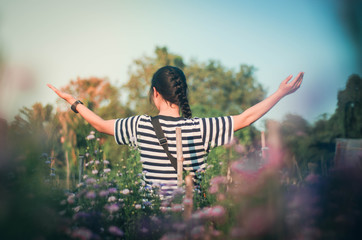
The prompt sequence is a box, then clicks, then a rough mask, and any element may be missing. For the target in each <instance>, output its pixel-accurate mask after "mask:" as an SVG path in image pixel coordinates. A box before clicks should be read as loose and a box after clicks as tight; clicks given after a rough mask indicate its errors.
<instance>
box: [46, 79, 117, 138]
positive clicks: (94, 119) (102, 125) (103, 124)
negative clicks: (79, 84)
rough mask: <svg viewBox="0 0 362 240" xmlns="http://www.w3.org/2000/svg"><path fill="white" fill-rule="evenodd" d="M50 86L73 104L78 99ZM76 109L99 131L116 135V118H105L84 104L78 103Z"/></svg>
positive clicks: (49, 85)
mask: <svg viewBox="0 0 362 240" xmlns="http://www.w3.org/2000/svg"><path fill="white" fill-rule="evenodd" d="M47 86H48V87H49V88H51V89H52V90H53V91H54V92H55V93H56V94H57V95H58V96H59V97H61V98H63V99H64V100H65V101H67V102H68V103H69V104H71V105H72V104H73V103H74V102H75V101H76V99H75V98H74V97H73V96H72V95H70V94H68V93H65V92H62V91H60V90H58V89H57V88H55V87H54V86H52V85H51V84H47ZM76 110H77V111H78V112H79V114H80V115H81V116H82V117H83V118H84V119H85V120H86V121H87V122H88V123H89V124H90V125H92V126H93V127H94V128H95V129H96V130H97V131H99V132H102V133H106V134H109V135H114V123H115V121H116V120H115V119H112V120H104V119H103V118H101V117H100V116H98V115H97V114H95V113H94V112H92V111H91V110H89V109H88V108H87V107H86V106H84V105H83V104H78V105H77V107H76Z"/></svg>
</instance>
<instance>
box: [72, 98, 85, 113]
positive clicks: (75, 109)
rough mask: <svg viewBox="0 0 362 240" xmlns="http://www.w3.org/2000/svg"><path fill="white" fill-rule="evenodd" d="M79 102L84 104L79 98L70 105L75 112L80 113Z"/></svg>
mask: <svg viewBox="0 0 362 240" xmlns="http://www.w3.org/2000/svg"><path fill="white" fill-rule="evenodd" d="M78 104H82V105H83V103H82V102H81V101H80V100H77V101H75V102H74V103H73V104H72V106H71V107H70V108H71V109H72V110H73V112H75V113H78V111H77V105H78Z"/></svg>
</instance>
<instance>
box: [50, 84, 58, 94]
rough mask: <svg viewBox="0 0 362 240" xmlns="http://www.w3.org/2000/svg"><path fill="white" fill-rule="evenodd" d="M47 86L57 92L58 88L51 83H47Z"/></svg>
mask: <svg viewBox="0 0 362 240" xmlns="http://www.w3.org/2000/svg"><path fill="white" fill-rule="evenodd" d="M47 86H48V87H49V88H50V89H52V90H53V91H54V92H56V93H58V92H59V90H58V89H57V88H56V87H54V86H53V85H51V84H49V83H48V84H47Z"/></svg>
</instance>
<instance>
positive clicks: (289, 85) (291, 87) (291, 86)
mask: <svg viewBox="0 0 362 240" xmlns="http://www.w3.org/2000/svg"><path fill="white" fill-rule="evenodd" d="M303 76H304V72H300V73H299V74H298V75H297V76H296V77H295V78H294V79H293V81H291V82H289V81H290V79H292V77H293V75H290V76H288V77H287V78H286V79H285V80H284V81H283V82H282V83H281V84H280V85H279V89H278V91H280V92H281V93H282V94H283V96H285V95H288V94H291V93H293V92H295V91H297V90H298V88H299V87H300V85H301V84H302V80H303Z"/></svg>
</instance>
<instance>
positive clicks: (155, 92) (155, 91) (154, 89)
mask: <svg viewBox="0 0 362 240" xmlns="http://www.w3.org/2000/svg"><path fill="white" fill-rule="evenodd" d="M158 95H160V93H159V92H157V90H156V88H155V87H153V97H154V98H156V97H158Z"/></svg>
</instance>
